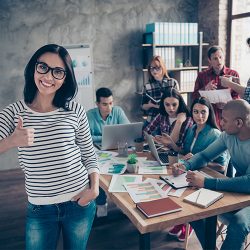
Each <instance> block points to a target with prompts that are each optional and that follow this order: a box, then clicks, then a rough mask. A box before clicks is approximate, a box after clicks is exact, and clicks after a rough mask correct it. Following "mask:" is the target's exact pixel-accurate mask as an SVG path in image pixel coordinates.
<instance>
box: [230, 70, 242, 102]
mask: <svg viewBox="0 0 250 250" xmlns="http://www.w3.org/2000/svg"><path fill="white" fill-rule="evenodd" d="M230 75H232V76H235V77H239V74H238V72H236V71H233V72H232V74H230ZM238 84H239V85H240V83H238ZM231 96H232V98H233V99H239V98H240V95H239V94H238V93H237V92H235V91H233V90H231Z"/></svg>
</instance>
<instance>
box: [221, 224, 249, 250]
mask: <svg viewBox="0 0 250 250" xmlns="http://www.w3.org/2000/svg"><path fill="white" fill-rule="evenodd" d="M227 224H228V223H227V222H225V221H223V222H221V223H220V222H219V221H218V222H217V226H218V230H217V232H216V239H218V237H219V236H220V237H221V240H222V242H223V241H224V240H225V239H224V235H223V234H226V228H227ZM248 236H249V235H248ZM248 236H247V237H246V239H245V248H244V250H247V248H248V247H249V246H250V241H249V242H248Z"/></svg>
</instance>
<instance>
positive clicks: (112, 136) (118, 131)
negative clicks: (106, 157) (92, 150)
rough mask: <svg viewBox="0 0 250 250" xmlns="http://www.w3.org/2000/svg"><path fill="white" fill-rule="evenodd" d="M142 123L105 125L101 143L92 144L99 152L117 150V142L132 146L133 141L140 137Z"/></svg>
mask: <svg viewBox="0 0 250 250" xmlns="http://www.w3.org/2000/svg"><path fill="white" fill-rule="evenodd" d="M142 126H143V122H134V123H128V124H113V125H105V126H103V128H102V142H101V143H94V145H95V146H96V147H97V148H98V149H101V150H108V149H117V145H118V142H127V144H128V146H129V147H130V146H134V145H135V143H134V140H135V139H136V138H139V137H141V136H142Z"/></svg>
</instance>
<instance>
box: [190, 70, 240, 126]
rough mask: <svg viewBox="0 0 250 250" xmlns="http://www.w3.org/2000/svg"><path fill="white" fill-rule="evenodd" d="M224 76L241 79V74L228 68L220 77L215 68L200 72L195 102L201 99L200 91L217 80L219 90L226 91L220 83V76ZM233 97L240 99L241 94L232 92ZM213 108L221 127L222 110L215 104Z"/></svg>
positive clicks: (194, 93) (194, 96) (196, 85)
mask: <svg viewBox="0 0 250 250" xmlns="http://www.w3.org/2000/svg"><path fill="white" fill-rule="evenodd" d="M223 75H231V76H236V77H239V74H238V73H237V72H236V71H235V70H232V69H229V68H227V67H226V66H224V67H223V69H222V71H221V73H220V74H219V75H216V74H215V72H214V70H213V68H211V67H210V68H209V69H207V70H204V71H202V72H199V74H198V76H197V79H196V81H195V87H194V92H193V95H192V97H193V100H194V99H196V98H198V97H200V94H199V90H205V86H206V85H207V84H208V83H209V82H210V81H212V80H215V82H217V89H225V88H224V87H222V86H221V81H220V76H223ZM231 95H232V98H233V99H238V98H240V97H239V94H238V93H236V92H235V91H233V90H231ZM213 108H214V112H215V117H216V122H217V124H218V125H219V126H220V120H221V113H222V110H221V109H218V108H217V106H216V105H215V104H213Z"/></svg>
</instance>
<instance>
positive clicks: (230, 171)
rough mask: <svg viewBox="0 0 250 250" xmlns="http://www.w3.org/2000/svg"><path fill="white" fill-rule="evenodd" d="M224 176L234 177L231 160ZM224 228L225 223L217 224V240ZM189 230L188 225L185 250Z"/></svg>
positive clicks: (185, 243)
mask: <svg viewBox="0 0 250 250" xmlns="http://www.w3.org/2000/svg"><path fill="white" fill-rule="evenodd" d="M224 175H225V176H227V177H232V176H233V164H232V162H231V159H230V160H229V162H228V165H227V166H226V167H225V169H224ZM224 226H225V225H224V224H223V223H221V224H219V222H217V228H218V230H217V232H216V239H217V238H218V237H219V235H221V237H223V235H222V230H223V228H224ZM189 228H190V224H189V223H187V224H186V235H185V241H184V249H187V246H188V236H189V235H188V234H189ZM222 240H224V238H222Z"/></svg>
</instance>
